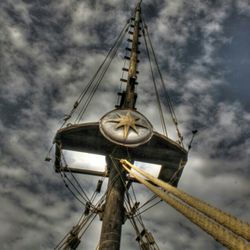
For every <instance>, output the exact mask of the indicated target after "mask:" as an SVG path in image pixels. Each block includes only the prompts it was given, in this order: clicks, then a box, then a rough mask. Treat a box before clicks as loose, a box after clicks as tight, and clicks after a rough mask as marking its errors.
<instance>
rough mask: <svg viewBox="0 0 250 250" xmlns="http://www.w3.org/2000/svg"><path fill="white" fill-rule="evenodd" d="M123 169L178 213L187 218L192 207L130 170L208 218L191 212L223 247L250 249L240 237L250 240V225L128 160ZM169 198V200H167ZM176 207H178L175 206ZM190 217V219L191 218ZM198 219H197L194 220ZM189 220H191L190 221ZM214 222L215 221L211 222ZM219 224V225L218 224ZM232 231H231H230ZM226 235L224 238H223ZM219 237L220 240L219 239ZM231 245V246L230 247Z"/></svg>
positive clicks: (124, 161)
mask: <svg viewBox="0 0 250 250" xmlns="http://www.w3.org/2000/svg"><path fill="white" fill-rule="evenodd" d="M121 162H122V164H123V167H124V168H126V170H127V171H128V172H129V173H131V174H132V175H133V176H134V177H135V175H136V177H135V178H136V179H137V180H138V181H140V182H141V183H143V184H144V185H146V186H147V187H148V188H149V189H150V190H151V191H153V192H155V193H156V194H157V195H159V196H160V197H161V198H162V199H164V200H165V201H166V199H167V201H166V202H167V203H169V204H170V205H171V206H172V205H173V204H174V205H173V207H174V208H176V209H177V210H178V211H180V212H181V213H183V214H184V215H185V216H186V217H188V216H189V214H188V213H189V210H190V207H189V208H187V205H185V204H181V203H180V202H179V201H178V202H176V201H173V199H174V198H173V197H170V198H169V195H168V194H167V193H164V192H163V191H161V190H159V189H157V188H156V187H155V186H153V185H152V184H150V183H148V182H147V181H146V180H145V179H143V178H141V177H140V176H138V175H137V174H135V173H133V172H131V170H130V169H128V167H129V168H133V169H134V170H136V171H137V172H138V173H140V174H141V175H143V176H144V177H146V178H148V179H149V180H150V181H152V182H153V183H155V184H156V185H158V186H160V187H162V188H164V189H165V190H166V191H167V192H168V193H170V194H172V195H174V197H176V198H178V199H180V200H181V201H182V202H185V203H186V204H188V205H189V206H191V209H196V210H198V212H200V214H201V215H202V216H203V217H204V216H207V217H206V218H200V217H199V216H200V215H198V214H197V212H190V214H192V215H191V216H189V217H190V218H191V220H192V219H194V221H195V222H194V221H193V222H194V223H196V224H197V225H199V226H200V227H201V228H202V229H204V230H205V231H206V232H208V233H209V234H210V235H212V236H213V237H214V238H216V239H217V240H218V241H220V242H221V243H222V244H223V245H225V244H226V246H228V247H229V248H230V249H240V248H238V247H236V248H232V246H234V247H235V246H236V245H235V244H236V243H237V242H238V245H239V246H243V247H246V248H242V249H250V245H249V244H248V245H247V243H246V242H245V241H244V240H242V239H241V238H239V236H240V237H242V238H244V239H245V240H249V239H250V225H249V224H248V223H245V222H243V221H240V220H238V219H237V218H235V217H233V216H231V215H230V214H228V213H225V212H223V211H221V210H220V209H217V208H215V207H212V206H211V205H209V204H207V203H205V202H203V201H201V200H198V199H197V198H195V197H192V196H191V195H188V194H186V193H185V192H183V191H181V190H179V189H177V188H175V187H173V186H171V185H169V184H167V183H165V182H163V181H161V180H159V179H157V178H155V177H153V176H151V175H150V174H148V173H146V172H145V171H143V170H141V169H139V168H138V167H136V166H134V165H132V164H131V163H129V162H128V161H126V160H121ZM166 197H167V198H166ZM175 205H176V206H175ZM182 208H183V211H182ZM186 210H187V211H186ZM189 217H188V218H189ZM193 217H197V218H198V219H197V218H193ZM190 218H189V219H190ZM211 220H213V221H211ZM216 223H217V224H216ZM214 230H215V231H216V230H218V235H216V233H215V232H214ZM229 230H230V231H229ZM223 235H224V236H223ZM218 237H219V238H218ZM230 237H231V238H232V244H231V243H230V242H228V238H230ZM228 244H229V245H228Z"/></svg>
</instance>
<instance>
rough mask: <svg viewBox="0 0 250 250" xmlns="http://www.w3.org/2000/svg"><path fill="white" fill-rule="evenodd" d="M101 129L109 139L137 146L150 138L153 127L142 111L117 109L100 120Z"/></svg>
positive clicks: (117, 142) (129, 145)
mask: <svg viewBox="0 0 250 250" xmlns="http://www.w3.org/2000/svg"><path fill="white" fill-rule="evenodd" d="M99 124H100V131H101V133H102V134H103V135H104V136H105V137H106V138H107V139H108V140H109V141H112V142H114V143H116V144H119V145H123V146H126V147H136V146H139V145H141V144H144V143H146V142H147V141H149V140H150V138H151V136H152V134H153V128H152V125H151V124H150V122H149V121H148V120H147V118H146V117H145V116H143V115H142V114H141V113H139V112H137V111H134V110H130V109H116V110H113V111H111V112H109V113H107V114H106V115H104V116H103V117H102V118H101V120H100V123H99Z"/></svg>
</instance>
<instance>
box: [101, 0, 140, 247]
mask: <svg viewBox="0 0 250 250" xmlns="http://www.w3.org/2000/svg"><path fill="white" fill-rule="evenodd" d="M133 19H134V25H133V26H134V32H133V38H132V48H131V54H130V62H129V69H128V78H127V86H126V92H124V93H123V94H124V97H125V98H124V99H123V100H121V102H123V103H120V107H122V108H123V109H131V110H133V109H135V102H136V93H135V84H136V78H137V76H136V74H137V61H138V58H137V53H138V37H139V28H140V27H139V25H140V21H141V6H140V2H139V3H138V4H137V7H136V9H135V14H134V17H133ZM111 157H112V158H111ZM111 157H110V156H106V162H107V166H108V172H109V182H108V192H107V197H106V203H105V208H104V214H103V223H102V231H101V237H100V242H99V249H100V250H104V249H105V250H118V249H120V240H121V231H122V224H123V223H124V220H125V218H124V216H125V213H124V212H125V209H124V205H123V203H124V194H125V182H126V176H125V172H124V170H123V168H122V166H121V164H120V162H119V161H117V160H115V159H114V158H122V157H123V158H127V152H126V149H125V148H124V147H120V146H118V147H117V148H116V150H115V151H114V153H113V154H112V156H111Z"/></svg>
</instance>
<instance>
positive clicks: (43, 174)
mask: <svg viewBox="0 0 250 250" xmlns="http://www.w3.org/2000/svg"><path fill="white" fill-rule="evenodd" d="M134 5H135V1H120V0H107V1H83V0H82V1H81V0H60V1H58V0H55V1H49V0H36V1H34V0H33V1H30V0H22V1H20V0H3V1H1V3H0V42H1V47H0V48H1V50H0V62H1V64H0V72H1V74H0V78H1V83H0V133H1V139H0V186H1V189H0V192H1V195H0V204H1V205H0V223H1V226H0V241H1V249H3V250H5V249H20V250H22V249H25V250H33V249H41V250H42V249H53V247H54V246H55V245H56V244H57V243H58V241H59V240H60V239H61V238H62V237H63V236H64V234H66V233H67V232H68V231H69V230H70V229H71V228H72V226H73V225H74V224H75V223H76V222H77V220H78V218H79V217H80V215H81V213H82V211H83V209H84V207H83V206H82V205H81V204H80V203H79V202H78V201H77V200H75V199H74V197H72V196H71V194H70V193H69V192H68V190H67V189H66V188H65V187H64V184H63V182H62V180H61V179H60V176H59V175H58V174H56V173H54V170H53V166H52V164H49V163H47V162H44V157H45V155H46V153H47V151H48V148H49V147H50V145H51V142H52V140H53V136H54V134H55V132H56V130H57V129H58V128H59V126H60V122H61V120H62V118H63V116H64V114H67V113H68V112H69V111H70V109H71V108H72V105H73V103H74V101H75V99H76V98H77V97H78V94H79V92H80V91H81V90H82V89H83V88H84V86H86V84H87V82H88V80H89V79H90V78H91V76H92V75H93V74H94V72H95V71H96V70H97V67H98V65H100V63H101V62H102V60H103V59H104V57H105V55H106V53H107V51H108V49H109V48H110V47H111V46H112V44H113V42H114V41H115V38H116V36H117V35H118V33H119V32H120V30H121V29H122V27H123V25H124V23H125V21H126V20H127V18H128V17H129V16H130V14H131V10H132V8H133V6H134ZM142 9H143V13H144V17H145V20H146V22H147V23H148V29H149V32H150V34H151V38H152V41H153V44H154V47H155V48H157V50H156V54H157V57H158V60H159V63H160V67H161V69H162V74H163V76H164V79H165V81H166V84H167V86H168V89H169V92H170V94H171V96H172V99H173V103H174V106H175V110H176V114H177V116H178V118H179V123H180V129H181V130H182V132H183V133H184V135H185V143H186V145H187V144H188V142H189V140H190V136H191V130H192V129H198V130H199V134H198V136H197V138H196V139H195V143H194V144H193V148H192V151H191V152H190V155H189V162H188V164H187V165H186V167H185V169H184V172H183V175H182V178H181V180H180V183H179V188H181V189H184V190H185V191H187V192H188V193H190V194H192V195H194V196H197V197H199V198H201V199H203V200H206V201H207V202H209V203H211V204H213V205H215V206H217V207H219V208H221V209H223V210H225V211H227V212H230V213H232V214H233V215H235V216H237V217H239V218H241V219H243V220H246V221H248V222H250V216H249V210H250V201H249V200H250V184H249V178H250V168H249V162H250V161H249V160H250V139H249V134H250V125H249V123H250V98H249V96H250V94H249V93H250V87H249V78H250V71H249V67H250V59H249V58H250V32H249V27H250V3H249V1H248V0H235V1H233V0H220V1H219V0H218V1H216V0H192V1H190V0H189V1H186V0H178V1H176V0H166V1H155V0H151V1H150V0H144V1H143V5H142ZM142 50H143V43H142ZM122 56H123V51H122V50H121V51H119V53H118V55H117V57H116V59H115V60H114V63H113V64H112V65H111V67H110V70H109V71H108V73H107V76H106V77H105V78H104V80H103V82H102V85H101V87H100V89H99V90H98V91H97V93H96V95H95V99H94V100H93V101H92V102H91V104H90V107H89V109H88V111H87V113H86V115H85V117H84V120H85V121H87V120H88V121H97V120H98V119H99V118H100V117H101V116H102V115H104V114H105V113H106V112H108V111H109V110H111V109H113V107H114V105H115V104H116V92H117V91H118V90H119V86H120V83H119V79H120V77H121V73H122V71H121V67H122V65H123V60H122ZM139 70H140V74H139V79H138V81H139V83H140V84H139V88H138V93H139V99H138V103H137V104H138V105H137V107H138V110H139V111H140V112H143V113H144V114H145V115H146V116H147V117H148V119H149V120H150V121H152V123H153V125H154V127H155V129H156V130H160V126H159V116H158V113H157V112H156V111H155V110H156V99H155V96H154V95H152V94H153V85H152V79H151V77H150V75H149V73H148V72H149V65H148V64H147V63H146V61H144V60H142V63H141V64H140V65H139ZM163 109H164V113H165V114H166V120H167V127H168V129H169V131H170V135H171V136H173V138H174V139H175V135H174V133H173V128H172V124H171V122H170V119H169V116H168V110H167V108H166V107H164V108H163ZM82 165H84V166H86V167H90V166H93V167H96V166H102V167H103V165H104V162H103V159H102V158H96V157H87V156H86V157H85V158H83V160H82ZM78 179H79V181H80V182H81V183H82V185H83V186H84V187H85V189H86V190H87V191H88V192H89V193H91V191H93V190H94V189H95V185H96V181H97V178H95V177H93V178H92V177H91V178H90V177H88V178H86V177H85V176H78ZM135 188H136V191H137V194H138V199H139V200H140V199H142V197H143V196H144V197H145V196H150V194H149V192H148V191H146V190H145V189H144V188H143V187H141V186H139V185H137V186H135ZM143 219H144V222H145V225H146V226H147V228H148V229H149V230H150V231H151V232H152V233H153V235H154V237H155V240H156V241H157V243H158V245H159V247H160V248H161V249H176V250H178V249H193V250H201V249H211V250H213V249H223V247H221V246H220V245H219V244H218V243H216V242H215V241H214V240H213V239H212V238H211V237H210V236H208V235H206V234H205V233H204V232H203V231H201V230H200V229H199V228H197V227H196V226H195V225H192V224H191V223H190V222H189V221H188V220H187V219H185V218H184V217H183V216H182V215H180V214H178V213H177V212H176V211H174V209H172V208H171V207H169V206H167V205H166V204H160V205H158V206H156V207H154V208H153V209H151V210H149V211H148V212H145V213H144V214H143ZM100 225H101V224H100V222H99V220H98V219H97V220H96V221H95V222H94V223H93V225H92V227H90V229H89V231H88V233H87V235H86V236H84V237H83V239H82V243H81V245H80V247H79V249H95V247H96V246H97V242H98V239H99V233H100ZM134 239H135V234H134V231H133V229H132V227H131V226H130V224H129V222H127V223H126V225H125V226H124V228H123V238H122V246H121V249H138V246H137V245H136V242H135V240H134Z"/></svg>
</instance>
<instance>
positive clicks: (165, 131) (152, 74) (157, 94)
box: [142, 29, 168, 136]
mask: <svg viewBox="0 0 250 250" xmlns="http://www.w3.org/2000/svg"><path fill="white" fill-rule="evenodd" d="M142 34H143V38H144V42H145V46H146V52H147V56H148V60H149V65H150V71H151V76H152V80H153V83H154V90H155V94H156V98H157V105H158V109H159V113H160V119H161V125H162V130H163V133H164V134H165V135H166V136H167V135H168V134H167V128H166V124H165V120H164V116H163V111H162V107H161V101H160V96H159V93H158V89H157V86H156V81H155V77H154V72H153V67H152V62H151V56H150V53H149V49H148V43H147V40H146V36H145V32H144V29H143V30H142Z"/></svg>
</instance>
